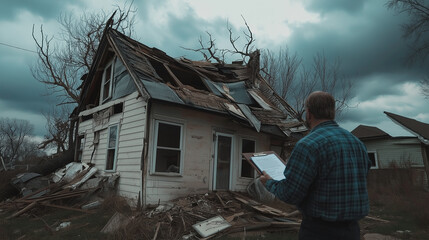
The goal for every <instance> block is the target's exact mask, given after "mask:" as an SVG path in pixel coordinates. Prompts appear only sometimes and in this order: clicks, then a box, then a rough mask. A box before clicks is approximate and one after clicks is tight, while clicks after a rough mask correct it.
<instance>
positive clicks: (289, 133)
mask: <svg viewBox="0 0 429 240" xmlns="http://www.w3.org/2000/svg"><path fill="white" fill-rule="evenodd" d="M258 72H259V55H258V54H255V55H254V56H253V57H251V58H250V60H249V64H247V65H243V64H242V62H235V63H233V64H218V63H210V62H207V61H191V60H188V59H174V58H171V57H169V56H168V55H167V54H166V53H164V52H163V51H161V50H159V49H156V48H149V47H147V46H146V45H143V44H141V43H139V42H137V41H134V40H133V39H131V38H129V37H126V36H125V35H123V34H121V33H119V32H118V31H116V30H114V29H111V28H106V30H105V32H104V35H103V38H102V40H101V42H100V44H99V48H98V50H97V54H96V56H95V58H94V61H93V63H92V67H91V70H90V72H89V73H88V74H87V75H86V78H85V80H84V82H83V85H82V97H81V104H80V106H79V107H78V112H79V113H78V114H79V126H78V136H77V139H78V141H77V142H78V143H77V148H76V149H77V150H76V151H77V154H76V157H77V158H78V159H77V160H79V161H82V162H87V163H92V164H94V165H95V167H97V168H98V169H99V170H100V172H101V173H102V174H105V175H109V174H115V173H118V174H119V175H120V178H119V183H118V192H119V194H120V195H122V196H126V197H127V198H129V199H131V200H133V201H132V202H133V203H134V204H137V202H138V200H139V199H140V201H141V204H143V206H146V205H148V204H157V203H159V202H164V201H168V200H171V199H174V198H177V197H180V196H184V195H188V194H192V193H204V192H207V191H211V190H233V191H244V190H245V189H246V187H247V185H248V184H249V183H250V182H251V181H252V180H253V178H254V177H255V173H254V170H253V169H252V168H251V167H250V165H249V164H248V163H247V162H246V160H244V159H243V158H242V155H241V154H242V153H243V152H258V151H266V150H277V151H281V150H282V149H283V148H284V146H287V143H289V142H294V141H296V140H297V139H298V138H300V137H301V136H302V135H303V133H304V132H305V131H307V128H306V127H305V125H304V124H303V122H301V121H298V120H297V117H296V112H295V111H294V110H293V109H292V108H291V107H290V106H289V105H288V104H287V103H286V102H285V101H284V100H283V99H282V98H281V97H279V96H278V95H277V94H276V93H275V91H274V90H273V89H272V88H271V87H270V86H269V85H268V84H267V82H266V81H265V80H264V79H263V78H262V77H261V76H260V75H259V74H258Z"/></svg>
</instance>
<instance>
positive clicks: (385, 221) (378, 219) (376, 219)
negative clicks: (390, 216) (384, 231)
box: [365, 216, 390, 223]
mask: <svg viewBox="0 0 429 240" xmlns="http://www.w3.org/2000/svg"><path fill="white" fill-rule="evenodd" d="M365 219H370V220H374V221H379V222H383V223H389V222H390V221H388V220H384V219H381V218H378V217H371V216H366V217H365Z"/></svg>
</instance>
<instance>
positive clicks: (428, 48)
mask: <svg viewBox="0 0 429 240" xmlns="http://www.w3.org/2000/svg"><path fill="white" fill-rule="evenodd" d="M386 5H387V7H388V8H389V9H393V10H395V11H396V12H397V13H399V14H401V13H405V14H408V16H409V17H410V19H409V21H408V22H407V23H405V24H403V25H402V28H403V32H404V37H405V38H408V39H412V40H413V44H412V45H411V47H412V49H413V55H412V59H416V58H422V59H426V58H427V57H428V55H429V34H428V32H429V1H427V0H389V1H388V2H387V4H386Z"/></svg>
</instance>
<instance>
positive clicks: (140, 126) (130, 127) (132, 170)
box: [79, 92, 146, 204]
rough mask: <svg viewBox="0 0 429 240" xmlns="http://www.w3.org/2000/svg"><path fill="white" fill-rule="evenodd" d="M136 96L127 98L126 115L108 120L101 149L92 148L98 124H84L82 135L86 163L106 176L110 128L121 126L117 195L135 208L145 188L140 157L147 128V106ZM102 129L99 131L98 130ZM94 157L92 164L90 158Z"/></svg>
mask: <svg viewBox="0 0 429 240" xmlns="http://www.w3.org/2000/svg"><path fill="white" fill-rule="evenodd" d="M137 96H138V95H137V92H135V93H133V94H130V95H128V96H126V97H124V98H123V99H122V100H123V104H124V105H123V112H122V113H119V114H115V115H113V116H110V118H107V119H106V121H104V122H105V123H104V124H103V127H102V128H101V129H102V130H100V137H99V142H98V145H97V144H96V145H94V144H93V139H94V129H95V127H96V126H95V125H96V124H95V122H94V119H90V120H87V121H84V122H81V123H80V125H79V132H80V133H81V132H85V147H84V151H83V158H82V161H83V162H90V161H91V162H92V163H93V164H95V167H96V168H98V170H99V171H100V172H101V173H103V174H105V175H109V174H111V173H110V172H105V171H104V169H105V164H106V154H107V135H108V134H107V127H108V126H109V125H111V124H115V123H119V135H118V141H119V142H118V149H117V163H116V172H117V173H119V174H120V177H119V183H118V192H119V194H120V195H122V196H125V197H127V198H129V199H130V200H131V203H132V204H136V203H137V199H138V197H139V193H140V194H141V192H142V188H141V183H142V170H141V164H140V163H141V156H142V151H143V142H144V137H145V125H146V103H145V102H143V101H142V99H141V98H138V97H137ZM98 128H99V127H97V129H98ZM94 146H95V153H94V156H93V159H92V160H91V154H92V152H93V150H94Z"/></svg>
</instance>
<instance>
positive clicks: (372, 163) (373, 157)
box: [368, 151, 378, 169]
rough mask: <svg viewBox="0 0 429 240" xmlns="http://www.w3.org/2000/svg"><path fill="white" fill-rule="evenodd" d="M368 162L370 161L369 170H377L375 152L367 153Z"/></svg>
mask: <svg viewBox="0 0 429 240" xmlns="http://www.w3.org/2000/svg"><path fill="white" fill-rule="evenodd" d="M368 157H369V160H370V161H371V169H377V168H378V161H377V153H376V152H373V151H372V152H368Z"/></svg>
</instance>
